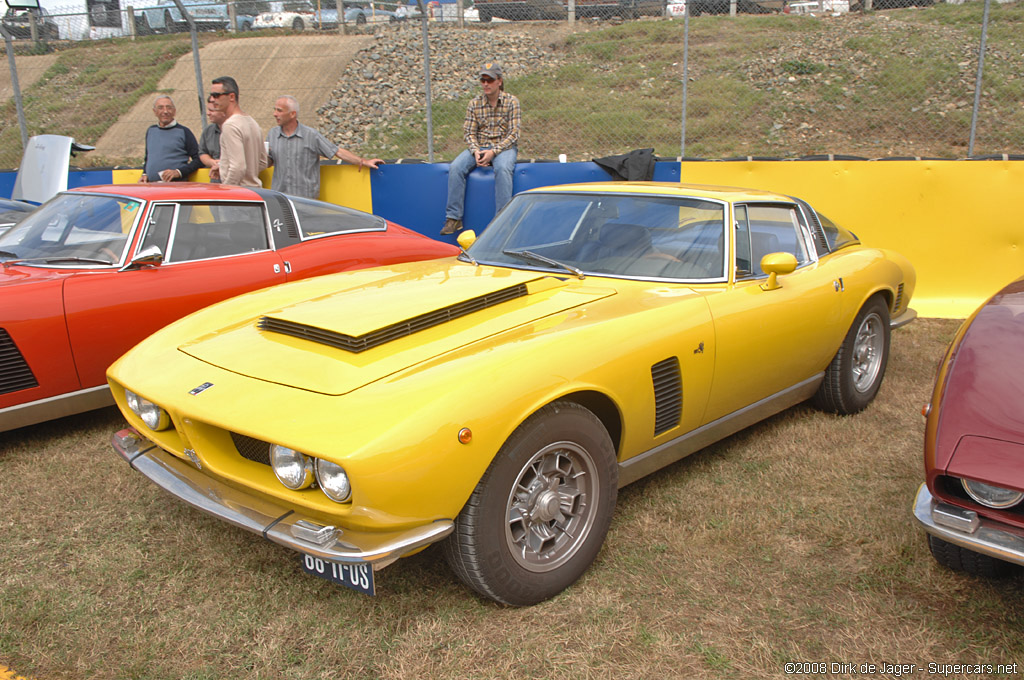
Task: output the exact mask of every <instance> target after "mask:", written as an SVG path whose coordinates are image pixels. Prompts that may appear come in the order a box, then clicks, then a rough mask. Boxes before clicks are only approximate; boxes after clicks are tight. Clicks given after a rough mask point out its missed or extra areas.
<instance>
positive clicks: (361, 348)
mask: <svg viewBox="0 0 1024 680" xmlns="http://www.w3.org/2000/svg"><path fill="white" fill-rule="evenodd" d="M526 295H528V291H527V287H526V284H525V283H521V284H519V285H516V286H511V287H509V288H503V289H501V290H497V291H494V292H493V293H488V294H486V295H481V296H479V297H475V298H470V299H469V300H463V301H462V302H458V303H456V304H454V305H450V306H448V307H444V308H442V309H437V310H434V311H432V312H427V313H426V314H420V315H419V316H414V317H412V318H411V319H406V320H404V321H399V322H398V323H394V324H391V325H390V326H384V327H383V328H378V329H377V330H374V331H370V332H369V333H365V334H364V335H360V336H358V337H353V336H351V335H346V334H344V333H338V332H336V331H330V330H326V329H323V328H316V327H314V326H309V325H307V324H303V323H297V322H294V321H287V320H285V319H276V318H274V317H272V316H264V317H260V320H259V322H258V323H257V324H256V327H257V328H259V329H260V330H261V331H268V332H272V333H281V334H283V335H290V336H292V337H295V338H302V339H304V340H311V341H312V342H316V343H319V344H321V345H327V346H328V347H334V348H336V349H343V350H345V351H347V352H352V353H354V354H358V353H359V352H365V351H366V350H368V349H373V348H374V347H379V346H381V345H384V344H387V343H389V342H391V341H392V340H398V339H399V338H404V337H406V336H409V335H412V334H413V333H418V332H420V331H423V330H426V329H428V328H433V327H434V326H440V325H441V324H444V323H447V322H449V321H452V320H454V319H458V318H459V317H462V316H466V315H467V314H472V313H473V312H478V311H480V310H482V309H487V308H488V307H494V306H495V305H500V304H501V303H503V302H508V301H509V300H515V299H516V298H521V297H525V296H526Z"/></svg>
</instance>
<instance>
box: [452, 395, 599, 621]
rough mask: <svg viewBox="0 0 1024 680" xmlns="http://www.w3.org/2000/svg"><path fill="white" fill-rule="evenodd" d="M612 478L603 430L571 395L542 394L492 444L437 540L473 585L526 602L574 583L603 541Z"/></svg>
mask: <svg viewBox="0 0 1024 680" xmlns="http://www.w3.org/2000/svg"><path fill="white" fill-rule="evenodd" d="M617 488H618V466H617V463H616V460H615V450H614V447H613V446H612V442H611V438H610V437H609V436H608V432H607V431H606V430H605V428H604V426H603V425H602V424H601V421H600V420H598V418H597V417H596V416H595V415H594V414H593V413H591V412H590V411H588V410H587V409H585V408H583V407H582V406H580V405H578V404H575V403H573V402H555V403H554V404H550V405H548V406H546V407H544V408H543V409H541V410H540V411H538V412H537V413H536V414H534V415H533V416H532V417H530V418H529V419H528V420H527V421H526V422H525V423H523V424H522V425H521V426H520V427H519V428H518V429H517V430H516V431H515V432H514V433H513V434H512V436H511V437H509V439H508V441H507V442H505V445H504V446H503V447H502V448H501V451H499V452H498V455H497V456H496V457H495V459H494V461H493V462H492V463H491V466H490V468H488V470H487V472H486V473H485V474H484V476H483V478H482V479H481V480H480V482H479V483H478V484H477V487H476V489H475V490H474V492H473V495H472V496H470V499H469V501H467V503H466V506H465V507H464V508H463V509H462V512H461V513H460V514H459V516H458V518H456V521H455V531H454V532H453V533H452V535H451V536H449V537H448V539H447V542H446V544H445V556H446V558H447V560H448V563H449V564H450V565H451V567H452V569H453V570H454V571H455V573H456V574H458V576H459V578H461V579H462V580H463V581H464V582H466V584H467V585H469V586H470V587H471V588H473V589H474V590H476V591H477V592H479V593H480V594H482V595H484V596H486V597H489V598H491V599H494V600H497V601H498V602H503V603H505V604H511V605H517V606H526V605H531V604H536V603H537V602H541V601H543V600H546V599H548V598H549V597H552V596H554V595H557V594H558V593H560V592H561V591H562V590H564V589H565V588H567V587H568V586H570V585H571V584H572V583H574V582H575V581H576V580H577V579H578V578H579V577H580V575H581V574H583V572H584V571H586V569H587V567H589V566H590V564H591V562H593V561H594V558H595V557H596V556H597V553H598V551H599V550H600V549H601V544H602V543H603V542H604V537H605V534H606V533H607V532H608V525H609V524H610V522H611V516H612V512H613V510H614V509H615V499H616V495H617Z"/></svg>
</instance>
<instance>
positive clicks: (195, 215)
mask: <svg viewBox="0 0 1024 680" xmlns="http://www.w3.org/2000/svg"><path fill="white" fill-rule="evenodd" d="M458 252H459V251H458V249H457V248H455V247H454V246H451V245H448V244H445V243H441V242H439V241H435V240H433V239H429V238H427V237H425V236H422V235H420V234H417V233H415V232H413V231H410V230H408V229H405V228H403V227H400V226H398V225H396V224H393V223H391V222H388V221H386V220H384V219H383V218H381V217H376V216H374V215H370V214H367V213H363V212H359V211H357V210H352V209H349V208H343V207H341V206H337V205H333V204H330V203H323V202H321V201H313V200H309V199H302V198H295V197H292V196H286V195H284V194H281V193H278V192H275V191H269V190H264V189H248V188H243V187H228V186H223V185H217V184H186V183H181V184H179V183H174V184H130V185H109V186H95V187H84V188H82V189H76V190H73V191H67V192H64V193H61V194H59V195H57V196H55V197H54V198H53V199H51V200H50V201H48V202H47V203H45V204H43V205H42V206H40V207H39V209H38V210H36V211H35V212H33V213H31V214H30V215H29V216H28V217H26V218H25V219H24V220H23V221H21V222H20V223H18V224H17V225H16V226H14V227H12V228H11V229H10V231H8V232H7V233H5V234H3V235H2V236H0V267H2V269H0V432H2V431H5V430H10V429H13V428H16V427H22V426H24V425H31V424H33V423H38V422H42V421H45V420H50V419H52V418H59V417H62V416H65V415H70V414H72V413H80V412H82V411H88V410H90V409H94V408H99V407H101V406H106V405H108V404H113V403H114V402H113V399H112V398H111V397H110V391H109V389H108V387H107V380H106V375H105V374H106V370H107V367H108V366H109V365H110V364H111V363H113V361H114V359H116V358H117V357H119V356H121V354H123V353H124V352H125V351H126V350H128V349H129V348H130V347H132V346H133V345H134V344H135V343H137V342H139V341H140V340H142V339H143V338H145V337H146V336H148V335H150V334H151V333H153V332H154V331H156V330H157V329H159V328H161V327H163V326H165V325H166V324H168V323H170V322H171V321H174V320H175V319H178V318H181V317H183V316H185V315H186V314H189V313H191V312H193V311H196V310H197V309H200V308H202V307H206V306H208V305H210V304H211V303H214V302H217V301H220V300H223V299H225V298H228V297H232V296H234V295H239V294H241V293H245V292H248V291H251V290H256V289H258V288H265V287H267V286H271V285H274V284H277V283H284V282H286V281H294V280H296V279H302V278H307V277H310V276H316V275H318V274H326V273H329V272H337V271H343V270H346V269H361V268H363V267H371V266H379V265H387V264H392V263H397V262H406V261H410V260H427V259H433V258H437V257H445V256H449V255H453V254H456V253H458Z"/></svg>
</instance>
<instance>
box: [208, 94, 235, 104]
mask: <svg viewBox="0 0 1024 680" xmlns="http://www.w3.org/2000/svg"><path fill="white" fill-rule="evenodd" d="M227 94H231V93H230V92H211V93H210V96H209V97H207V98H206V101H208V102H212V101H214V100H216V99H220V98H221V97H223V96H224V95H227Z"/></svg>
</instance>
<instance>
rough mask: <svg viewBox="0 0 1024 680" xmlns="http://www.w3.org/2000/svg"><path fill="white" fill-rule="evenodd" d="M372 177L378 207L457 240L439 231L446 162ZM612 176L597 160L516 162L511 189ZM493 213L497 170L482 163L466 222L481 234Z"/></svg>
mask: <svg viewBox="0 0 1024 680" xmlns="http://www.w3.org/2000/svg"><path fill="white" fill-rule="evenodd" d="M370 177H371V180H370V192H371V197H372V200H373V212H374V213H375V214H377V215H380V216H382V217H384V218H386V219H389V220H391V221H392V222H397V223H398V224H401V225H402V226H403V227H408V228H409V229H412V230H414V231H418V232H419V233H421V234H425V235H427V236H430V237H433V238H436V239H439V240H441V241H447V242H449V243H454V242H455V236H440V235H439V233H440V231H441V227H442V226H443V225H444V218H445V214H444V211H445V204H446V203H447V200H448V164H447V163H410V164H395V165H382V166H380V168H379V169H378V170H377V171H376V172H374V173H373V174H372V175H371V176H370ZM609 179H611V176H610V175H609V174H608V173H607V172H605V170H603V169H602V168H601V167H600V166H599V165H597V164H596V163H589V162H588V163H517V164H516V169H515V173H514V174H513V177H512V191H513V193H518V192H520V191H526V190H527V189H534V188H536V187H543V186H549V185H553V184H573V183H577V182H606V181H608V180H609ZM654 179H655V180H657V181H662V182H678V181H679V163H676V162H662V163H657V164H656V165H655V167H654ZM492 217H494V171H493V170H492V169H490V168H478V169H475V170H473V171H472V172H471V173H469V177H467V178H466V206H465V214H464V215H463V217H462V222H463V224H464V225H465V226H466V228H467V229H475V230H476V231H477V233H479V232H480V231H482V230H483V228H484V227H486V226H487V224H488V223H489V222H490V221H491V218H492Z"/></svg>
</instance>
